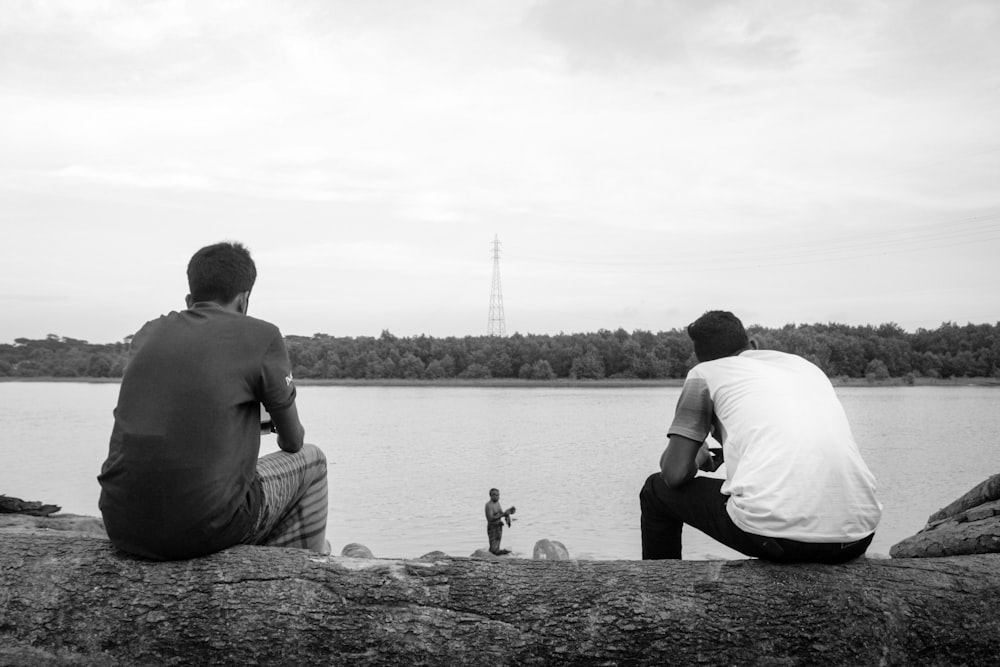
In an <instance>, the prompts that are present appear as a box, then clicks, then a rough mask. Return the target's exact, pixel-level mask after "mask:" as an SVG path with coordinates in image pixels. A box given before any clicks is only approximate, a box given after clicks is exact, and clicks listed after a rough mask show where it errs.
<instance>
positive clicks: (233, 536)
mask: <svg viewBox="0 0 1000 667" xmlns="http://www.w3.org/2000/svg"><path fill="white" fill-rule="evenodd" d="M294 401H295V386H294V384H292V374H291V367H290V364H289V361H288V353H287V351H286V350H285V344H284V341H283V339H282V337H281V332H280V331H278V328H277V327H275V326H274V325H273V324H269V323H268V322H264V321H263V320H258V319H255V318H252V317H247V316H245V315H241V314H239V313H234V312H230V311H227V310H224V309H222V308H221V307H219V306H217V305H215V304H212V303H197V304H195V305H194V306H193V307H192V308H191V309H189V310H185V311H182V312H179V313H177V312H173V313H170V314H169V315H165V316H163V317H160V318H159V319H156V320H153V321H152V322H148V323H147V324H146V325H145V326H144V327H143V328H142V329H141V330H140V331H139V333H137V334H136V335H135V337H134V338H133V340H132V353H131V356H130V359H129V363H128V367H127V368H126V370H125V376H124V377H123V378H122V384H121V389H120V392H119V395H118V406H117V408H115V412H114V416H115V424H114V429H113V430H112V433H111V444H110V448H109V453H108V458H107V460H106V461H105V462H104V465H103V466H102V467H101V474H100V475H99V476H98V478H97V479H98V481H99V482H100V483H101V499H100V508H101V514H102V515H103V517H104V524H105V527H106V528H107V531H108V536H109V537H110V538H111V541H112V542H114V543H115V545H116V546H118V547H119V548H121V549H123V550H125V551H128V552H130V553H133V554H136V555H139V556H144V557H146V558H153V559H158V560H168V559H170V560H172V559H180V558H192V557H195V556H200V555H204V554H208V553H212V552H215V551H219V550H221V549H225V548H226V547H229V546H232V545H234V544H238V543H240V542H241V541H242V540H243V539H244V538H245V537H246V536H247V534H248V533H249V532H250V531H251V530H252V528H253V526H254V523H255V521H256V518H257V511H258V510H259V508H260V504H261V497H260V488H259V485H256V484H254V474H255V471H256V464H257V456H258V454H259V452H260V408H261V404H263V405H264V408H265V409H266V410H267V411H268V412H269V413H271V414H274V413H275V412H280V411H282V410H286V409H288V408H289V407H290V406H291V405H292V404H293V403H294Z"/></svg>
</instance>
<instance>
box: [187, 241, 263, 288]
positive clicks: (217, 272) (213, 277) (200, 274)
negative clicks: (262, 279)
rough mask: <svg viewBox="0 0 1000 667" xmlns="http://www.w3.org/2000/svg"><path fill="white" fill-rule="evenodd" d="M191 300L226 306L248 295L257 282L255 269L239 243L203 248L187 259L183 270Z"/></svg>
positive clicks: (219, 244) (247, 252) (243, 247)
mask: <svg viewBox="0 0 1000 667" xmlns="http://www.w3.org/2000/svg"><path fill="white" fill-rule="evenodd" d="M187 276H188V288H189V289H190V291H191V300H192V301H193V302H198V301H218V302H219V303H229V302H230V301H232V300H233V299H234V298H236V295H237V294H240V293H241V292H249V291H250V290H251V289H253V284H254V282H256V281H257V265H256V264H254V262H253V259H252V258H251V257H250V251H249V250H247V249H246V247H245V246H244V245H243V244H241V243H229V242H225V243H216V244H215V245H210V246H205V247H204V248H202V249H201V250H199V251H198V252H196V253H195V254H194V256H193V257H191V261H190V262H188V268H187Z"/></svg>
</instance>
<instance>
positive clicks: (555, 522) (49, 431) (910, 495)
mask: <svg viewBox="0 0 1000 667" xmlns="http://www.w3.org/2000/svg"><path fill="white" fill-rule="evenodd" d="M679 393H680V389H679V388H674V387H649V388H620V387H619V388H602V387H593V388H568V387H539V388H520V387H518V388H514V387H511V388H492V387H357V386H352V387H321V386H303V387H299V412H300V415H301V417H302V421H303V423H304V424H305V426H306V433H307V437H306V439H307V440H308V441H309V442H313V443H315V444H317V445H320V446H321V447H322V448H323V449H324V451H326V453H327V456H328V458H329V461H330V520H329V527H328V533H327V536H328V538H329V539H330V542H331V544H332V545H333V548H334V551H335V552H336V553H339V552H340V549H341V548H342V547H343V546H344V545H345V544H348V543H350V542H360V543H362V544H365V545H367V546H368V547H369V548H370V549H371V550H372V552H373V553H374V554H375V555H376V556H378V557H386V558H389V557H417V556H420V555H422V554H424V553H427V552H429V551H434V550H441V551H444V552H446V553H449V554H451V555H454V556H467V555H469V554H471V553H472V552H473V551H474V550H475V549H477V548H479V547H485V546H486V530H485V520H484V518H483V505H484V504H485V503H486V501H487V500H488V490H489V488H490V487H493V486H495V487H498V488H499V489H500V491H501V498H500V502H501V504H502V505H503V506H504V507H508V506H510V505H515V506H516V507H517V514H516V515H515V517H516V519H517V521H515V522H514V525H513V527H512V528H510V529H506V530H505V531H504V538H503V546H504V547H505V548H508V549H512V550H513V551H515V552H516V553H522V554H525V555H527V556H529V557H530V555H531V552H532V548H533V546H534V544H535V542H536V541H537V540H539V539H542V538H549V539H552V540H559V541H561V542H562V543H563V544H565V545H566V547H567V548H568V549H569V551H570V554H571V555H572V556H573V557H576V558H596V559H638V558H639V557H640V544H639V507H638V493H639V488H640V487H641V485H642V482H643V480H644V479H645V478H646V476H647V475H648V474H649V473H651V472H653V471H654V470H655V469H656V467H657V464H658V461H659V457H660V454H661V452H662V451H663V448H664V447H665V445H666V438H665V433H666V429H667V426H668V425H669V422H670V418H671V416H672V413H673V407H674V404H675V403H676V401H677V397H678V395H679ZM837 393H838V394H839V395H840V398H841V400H842V402H843V404H844V407H845V408H846V410H847V413H848V416H849V417H850V419H851V424H852V426H853V429H854V434H855V438H856V439H857V441H858V444H859V445H860V447H861V450H862V453H863V454H864V456H865V459H866V461H867V462H868V465H869V466H870V467H871V469H872V471H873V472H874V473H875V475H876V477H877V478H878V482H879V497H880V499H881V501H882V503H883V505H884V506H885V507H884V514H883V519H882V524H881V526H880V527H879V531H878V533H877V535H876V538H875V541H874V543H873V544H872V547H871V549H870V553H882V554H887V553H888V552H889V547H890V546H891V545H893V544H895V543H896V542H898V541H899V540H900V539H902V538H904V537H907V536H908V535H911V534H913V533H914V532H916V531H917V530H919V529H920V527H921V526H923V524H924V522H925V520H926V519H927V516H928V515H929V514H931V513H932V512H934V511H935V510H937V509H938V508H940V507H942V506H944V505H946V504H947V503H949V502H951V501H952V500H954V499H955V498H956V497H958V496H959V495H961V494H962V493H964V492H965V491H967V490H968V489H969V488H971V487H972V486H974V485H975V484H977V483H979V482H981V481H982V480H984V479H986V478H987V477H989V476H990V475H992V474H995V473H997V472H1000V448H998V447H997V438H998V435H1000V389H997V388H990V387H856V388H855V387H851V388H839V389H838V390H837ZM117 395H118V385H117V384H87V383H47V382H39V383H33V382H6V383H0V429H2V431H3V433H4V434H5V437H4V439H3V440H2V442H0V493H5V494H7V495H11V496H16V497H20V498H23V499H26V500H42V501H45V502H50V503H55V504H58V505H61V506H62V507H63V511H64V512H72V513H77V514H89V515H98V514H99V513H98V509H97V498H98V494H99V487H98V484H97V481H96V475H97V473H98V471H99V469H100V466H101V463H102V462H103V460H104V458H105V456H106V454H107V441H108V435H109V434H110V432H111V423H112V416H111V411H112V409H113V408H114V405H115V402H116V399H117ZM273 438H274V436H268V437H266V438H265V439H264V442H263V444H262V448H261V451H262V453H266V452H269V451H274V450H275V449H276V445H275V443H274V439H273ZM684 556H685V558H713V557H721V558H737V557H741V556H740V555H739V554H737V553H735V552H733V551H730V550H728V549H726V548H725V547H722V546H720V545H718V544H717V543H715V542H714V541H712V540H710V539H709V538H707V537H705V536H703V535H701V534H700V533H698V532H697V531H694V530H692V529H686V531H685V550H684Z"/></svg>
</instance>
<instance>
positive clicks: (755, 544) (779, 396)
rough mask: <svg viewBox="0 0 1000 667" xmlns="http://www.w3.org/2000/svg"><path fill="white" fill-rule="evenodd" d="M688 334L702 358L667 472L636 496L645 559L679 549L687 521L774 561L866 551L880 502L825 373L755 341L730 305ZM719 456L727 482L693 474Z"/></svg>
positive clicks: (674, 429)
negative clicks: (715, 446)
mask: <svg viewBox="0 0 1000 667" xmlns="http://www.w3.org/2000/svg"><path fill="white" fill-rule="evenodd" d="M688 335H689V336H690V337H691V340H692V342H693V343H694V352H695V356H696V357H697V358H698V362H699V363H698V365H696V366H695V367H694V368H692V369H691V371H690V372H689V373H688V375H687V378H686V379H685V380H684V388H683V389H682V390H681V396H680V398H679V399H678V401H677V408H676V411H675V413H674V420H673V422H672V423H671V425H670V429H669V431H668V434H667V435H668V437H669V444H668V445H667V449H666V451H664V452H663V456H662V457H661V458H660V472H658V473H655V474H653V475H651V476H650V477H649V478H648V479H647V480H646V484H645V486H644V487H643V489H642V492H641V493H640V494H639V500H640V505H641V508H642V557H643V559H659V558H680V557H681V529H682V528H683V525H684V524H688V525H690V526H694V527H695V528H697V529H698V530H700V531H702V532H704V533H705V534H707V535H709V536H710V537H712V538H714V539H716V540H718V541H719V542H721V543H723V544H725V545H726V546H728V547H731V548H732V549H735V550H736V551H739V552H740V553H743V554H745V555H747V556H753V557H757V558H764V559H767V560H772V561H778V562H801V561H810V562H819V563H843V562H845V561H848V560H851V559H853V558H857V557H858V556H860V555H862V554H863V553H864V552H865V550H866V549H867V548H868V545H869V544H870V543H871V540H872V537H873V536H874V533H875V528H876V526H877V525H878V522H879V519H880V517H881V513H882V505H881V504H880V503H879V502H878V500H877V499H876V497H875V478H874V476H873V475H872V473H871V471H869V470H868V467H867V466H866V465H865V462H864V461H863V460H862V458H861V454H860V452H859V451H858V447H857V444H855V442H854V437H853V436H852V434H851V428H850V425H849V424H848V422H847V416H846V415H845V414H844V409H843V407H842V406H841V404H840V401H839V400H838V398H837V396H836V394H835V393H834V389H833V386H832V385H831V384H830V381H829V379H827V377H826V375H824V373H823V371H821V370H820V369H819V368H818V367H816V366H815V365H813V364H811V363H809V362H808V361H806V360H805V359H803V358H801V357H799V356H796V355H794V354H786V353H784V352H773V351H765V350H758V349H757V344H756V341H751V340H749V338H748V337H747V333H746V330H745V329H744V328H743V324H742V322H740V320H739V319H738V318H737V317H736V316H735V315H733V314H732V313H730V312H727V311H718V310H716V311H709V312H707V313H705V314H704V315H702V316H701V317H700V318H698V319H697V320H696V321H695V322H694V323H693V324H691V325H690V326H689V327H688ZM709 436H712V437H713V438H714V439H715V440H716V441H718V442H719V443H721V444H722V450H721V453H720V454H721V455H717V456H714V455H713V453H712V451H710V450H709V447H708V443H707V440H708V438H709ZM723 460H724V462H725V473H726V477H725V479H716V478H712V477H705V476H699V475H697V472H698V471H699V470H705V471H714V470H715V469H716V468H717V467H718V466H719V465H721V461H723Z"/></svg>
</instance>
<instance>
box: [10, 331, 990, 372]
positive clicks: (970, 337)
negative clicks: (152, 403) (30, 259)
mask: <svg viewBox="0 0 1000 667" xmlns="http://www.w3.org/2000/svg"><path fill="white" fill-rule="evenodd" d="M749 332H750V335H751V336H753V337H754V338H756V339H757V341H758V343H759V344H760V347H762V348H766V349H772V350H783V351H786V352H793V353H795V354H799V355H802V356H803V357H805V358H807V359H809V360H810V361H812V362H813V363H815V364H817V365H818V366H819V367H820V368H822V369H823V370H824V371H825V372H826V374H827V375H829V376H830V377H831V378H867V379H869V380H872V381H878V380H887V379H890V378H902V379H903V380H904V381H908V382H913V381H914V380H915V379H916V378H945V379H947V378H962V377H991V378H1000V322H998V323H997V324H995V325H990V324H966V325H964V326H960V325H958V324H954V323H950V322H946V323H944V324H942V325H941V326H940V327H938V328H937V329H933V330H927V329H918V330H917V331H916V332H915V333H908V332H906V331H904V330H903V329H901V328H900V327H899V326H897V325H896V324H891V323H890V324H882V325H880V326H877V327H876V326H871V325H867V326H847V325H843V324H800V325H795V324H788V325H786V326H784V327H782V328H780V329H768V328H764V327H760V326H753V327H750V328H749ZM285 340H286V343H287V346H288V353H289V356H290V357H291V361H292V366H293V373H294V375H295V376H296V377H298V378H317V379H319V378H323V379H393V378H399V379H421V380H439V379H449V378H460V379H489V378H518V379H523V380H551V379H557V378H569V379H579V380H585V379H594V380H598V379H603V378H619V379H667V378H683V377H684V375H685V374H686V373H687V371H688V369H689V368H691V366H692V365H694V363H695V359H694V355H693V352H692V347H691V342H690V340H689V339H688V337H687V334H686V333H685V332H684V331H683V330H679V329H673V330H670V331H661V332H658V333H652V332H649V331H642V330H637V331H633V332H631V333H629V332H627V331H625V330H624V329H618V330H617V331H608V330H604V329H602V330H600V331H598V332H597V333H575V334H558V335H533V334H528V335H522V334H519V333H516V334H514V335H512V336H507V337H496V336H493V337H491V336H465V337H461V338H459V337H448V338H432V337H429V336H416V337H404V338H400V337H397V336H394V335H392V334H391V333H389V332H388V331H383V332H382V334H381V335H380V336H378V337H377V338H375V337H359V338H349V337H336V336H330V335H327V334H315V335H314V336H312V337H306V336H287V337H286V339H285ZM128 347H129V346H128V339H126V340H124V341H122V342H119V343H109V344H95V343H88V342H87V341H85V340H77V339H73V338H63V337H60V336H56V335H54V334H50V335H49V336H47V337H46V338H44V339H41V340H31V339H27V338H18V339H16V340H15V341H14V344H12V345H11V344H0V377H4V376H7V377H20V378H30V377H60V378H72V377H79V378H116V377H121V374H122V372H123V371H124V369H125V364H126V362H127V360H128Z"/></svg>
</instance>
